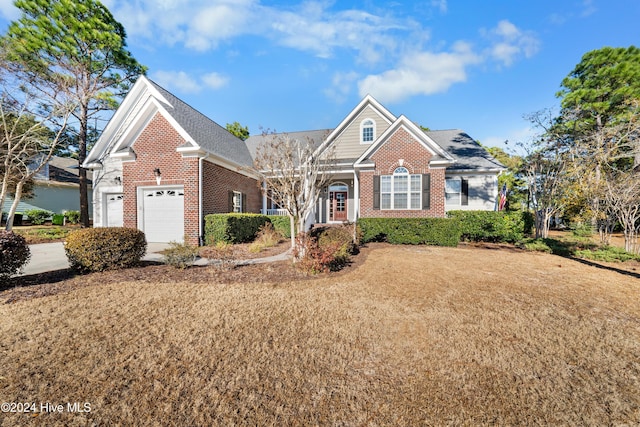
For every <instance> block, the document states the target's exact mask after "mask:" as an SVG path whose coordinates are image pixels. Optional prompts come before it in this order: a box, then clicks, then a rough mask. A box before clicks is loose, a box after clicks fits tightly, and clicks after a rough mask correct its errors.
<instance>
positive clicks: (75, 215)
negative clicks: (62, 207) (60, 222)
mask: <svg viewBox="0 0 640 427" xmlns="http://www.w3.org/2000/svg"><path fill="white" fill-rule="evenodd" d="M65 216H66V217H67V220H68V221H69V222H70V223H71V224H77V223H79V222H80V211H67V212H65Z"/></svg>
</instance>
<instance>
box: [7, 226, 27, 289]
mask: <svg viewBox="0 0 640 427" xmlns="http://www.w3.org/2000/svg"><path fill="white" fill-rule="evenodd" d="M30 257H31V251H30V250H29V246H28V245H27V241H26V240H25V238H24V237H22V236H20V235H19V234H15V233H14V232H12V231H5V230H1V231H0V279H8V278H9V277H11V276H13V275H14V274H16V273H18V272H19V271H20V269H21V268H22V267H23V266H24V265H25V264H26V263H27V261H29V258H30Z"/></svg>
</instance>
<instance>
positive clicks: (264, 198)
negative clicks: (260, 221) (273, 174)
mask: <svg viewBox="0 0 640 427" xmlns="http://www.w3.org/2000/svg"><path fill="white" fill-rule="evenodd" d="M262 214H263V215H266V214H267V182H266V181H262Z"/></svg>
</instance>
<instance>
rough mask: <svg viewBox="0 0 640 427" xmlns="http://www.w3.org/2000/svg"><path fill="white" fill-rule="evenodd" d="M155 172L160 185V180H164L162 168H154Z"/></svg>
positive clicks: (157, 182)
mask: <svg viewBox="0 0 640 427" xmlns="http://www.w3.org/2000/svg"><path fill="white" fill-rule="evenodd" d="M153 174H154V175H155V176H156V184H158V185H160V181H161V180H162V174H161V173H160V168H155V169H154V170H153Z"/></svg>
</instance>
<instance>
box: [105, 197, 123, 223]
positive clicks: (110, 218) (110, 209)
mask: <svg viewBox="0 0 640 427" xmlns="http://www.w3.org/2000/svg"><path fill="white" fill-rule="evenodd" d="M106 199H107V220H106V221H105V224H106V225H107V227H122V224H123V221H122V219H123V218H122V194H121V193H120V194H117V193H110V194H107V195H106Z"/></svg>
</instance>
